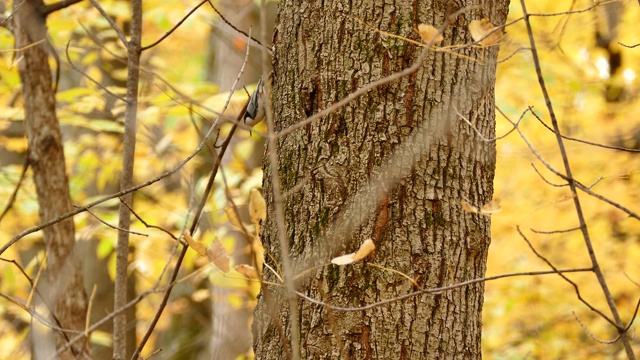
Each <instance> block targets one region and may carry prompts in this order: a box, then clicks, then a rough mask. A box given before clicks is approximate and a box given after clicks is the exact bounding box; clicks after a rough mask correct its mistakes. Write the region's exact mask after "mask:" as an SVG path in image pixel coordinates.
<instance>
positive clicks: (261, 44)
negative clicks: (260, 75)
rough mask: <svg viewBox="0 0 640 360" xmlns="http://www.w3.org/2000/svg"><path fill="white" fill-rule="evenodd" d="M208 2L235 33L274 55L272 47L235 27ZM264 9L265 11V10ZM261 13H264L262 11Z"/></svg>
mask: <svg viewBox="0 0 640 360" xmlns="http://www.w3.org/2000/svg"><path fill="white" fill-rule="evenodd" d="M207 2H208V3H209V5H211V7H212V8H213V11H215V12H216V13H217V14H218V16H220V18H221V19H222V21H224V22H225V24H227V25H229V26H230V27H231V28H232V29H233V30H235V31H237V32H239V33H240V34H242V35H244V36H245V37H246V38H248V39H250V40H251V41H255V43H256V44H258V45H259V46H261V47H262V48H263V49H265V50H267V51H268V52H269V54H272V53H273V50H272V49H271V48H270V47H268V46H266V45H264V44H263V43H262V42H261V41H260V40H258V39H256V38H254V37H253V36H251V34H247V33H246V32H244V31H242V30H240V29H238V27H237V26H235V25H233V24H232V23H231V22H230V21H229V20H227V18H226V17H224V15H222V13H221V12H220V10H218V9H217V8H216V7H215V5H213V3H212V2H211V1H209V0H207ZM263 9H264V8H263ZM261 13H262V11H261ZM265 79H266V78H265Z"/></svg>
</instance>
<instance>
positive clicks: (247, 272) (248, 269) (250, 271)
mask: <svg viewBox="0 0 640 360" xmlns="http://www.w3.org/2000/svg"><path fill="white" fill-rule="evenodd" d="M236 271H237V272H239V273H240V274H242V275H244V276H247V277H250V278H252V279H259V278H260V276H259V275H258V272H257V271H256V268H254V267H253V266H251V265H247V264H240V265H236Z"/></svg>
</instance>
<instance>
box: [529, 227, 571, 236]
mask: <svg viewBox="0 0 640 360" xmlns="http://www.w3.org/2000/svg"><path fill="white" fill-rule="evenodd" d="M529 230H531V231H533V232H534V233H536V234H545V235H552V234H564V233H568V232H572V231H576V230H580V228H579V227H574V228H571V229H566V230H553V231H540V230H535V229H529Z"/></svg>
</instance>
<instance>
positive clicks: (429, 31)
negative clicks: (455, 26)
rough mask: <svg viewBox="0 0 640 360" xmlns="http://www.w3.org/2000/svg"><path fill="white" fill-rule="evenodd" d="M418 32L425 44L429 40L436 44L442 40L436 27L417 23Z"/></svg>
mask: <svg viewBox="0 0 640 360" xmlns="http://www.w3.org/2000/svg"><path fill="white" fill-rule="evenodd" d="M418 34H420V38H421V39H422V41H424V42H425V43H427V44H429V43H431V42H433V43H434V44H437V43H440V42H442V40H444V38H443V37H442V34H441V33H440V32H439V31H438V29H436V28H435V27H433V26H431V25H427V24H420V25H418Z"/></svg>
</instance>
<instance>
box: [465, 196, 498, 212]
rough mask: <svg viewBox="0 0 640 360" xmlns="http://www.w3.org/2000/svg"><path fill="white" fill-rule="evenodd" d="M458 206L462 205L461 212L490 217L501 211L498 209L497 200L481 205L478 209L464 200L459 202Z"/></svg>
mask: <svg viewBox="0 0 640 360" xmlns="http://www.w3.org/2000/svg"><path fill="white" fill-rule="evenodd" d="M460 205H462V210H464V211H466V212H469V213H473V214H480V215H491V214H495V213H497V212H500V211H502V208H500V199H498V198H495V199H493V200H492V201H489V202H488V203H486V204H484V205H482V207H481V208H479V209H478V208H477V207H475V206H473V205H471V204H469V203H468V202H466V201H464V200H460Z"/></svg>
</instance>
